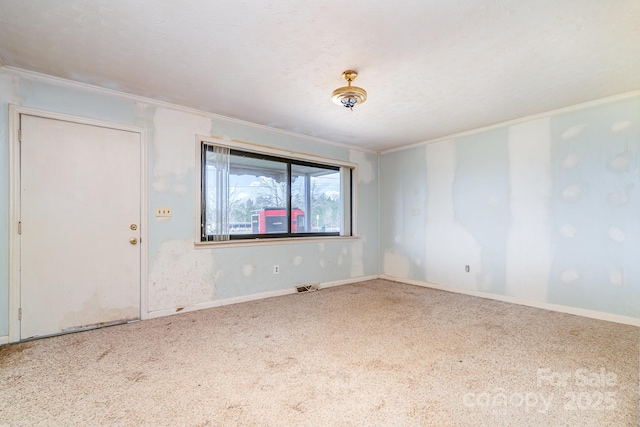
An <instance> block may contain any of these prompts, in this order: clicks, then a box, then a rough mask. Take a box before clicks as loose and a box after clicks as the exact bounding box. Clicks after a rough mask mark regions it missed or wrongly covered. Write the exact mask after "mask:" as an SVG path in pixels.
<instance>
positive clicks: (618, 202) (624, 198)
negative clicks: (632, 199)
mask: <svg viewBox="0 0 640 427" xmlns="http://www.w3.org/2000/svg"><path fill="white" fill-rule="evenodd" d="M631 188H633V186H631ZM631 188H629V189H631ZM607 201H608V202H609V205H611V206H622V205H626V204H627V203H629V190H627V189H624V190H620V191H613V192H611V193H609V196H608V197H607Z"/></svg>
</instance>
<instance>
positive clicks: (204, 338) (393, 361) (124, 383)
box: [0, 280, 640, 426]
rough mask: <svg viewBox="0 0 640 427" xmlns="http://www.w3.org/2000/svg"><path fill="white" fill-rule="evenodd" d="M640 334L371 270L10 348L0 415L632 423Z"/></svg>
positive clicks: (4, 361) (4, 355) (311, 422)
mask: <svg viewBox="0 0 640 427" xmlns="http://www.w3.org/2000/svg"><path fill="white" fill-rule="evenodd" d="M639 338H640V336H639V329H638V328H634V327H631V326H624V325H619V324H614V323H608V322H602V321H597V320H591V319H586V318H581V317H576V316H571V315H565V314H559V313H553V312H547V311H544V310H538V309H533V308H527V307H521V306H517V305H511V304H506V303H501V302H495V301H490V300H484V299H479V298H473V297H468V296H463V295H458V294H452V293H447V292H441V291H435V290H430V289H425V288H420V287H414V286H409V285H403V284H397V283H393V282H388V281H383V280H374V281H369V282H363V283H359V284H355V285H348V286H342V287H338V288H330V289H323V290H321V291H319V292H313V293H306V294H298V295H290V296H285V297H278V298H272V299H267V300H262V301H256V302H250V303H243V304H238V305H233V306H226V307H221V308H215V309H210V310H203V311H200V312H193V313H186V314H181V315H177V316H173V317H165V318H161V319H154V320H149V321H144V322H138V323H133V324H128V325H120V326H114V327H110V328H104V329H100V330H94V331H88V332H81V333H76V334H71V335H64V336H59V337H54V338H48V339H42V340H37V341H32V342H27V343H23V344H18V345H11V346H4V347H0V426H33V425H43V426H103V425H105V426H106V425H114V426H116V425H117V426H141V425H149V426H219V425H256V426H364V425H367V426H370V425H381V426H382V425H383V426H506V425H510V426H544V425H550V426H551V425H553V426H608V425H610V426H637V425H638V383H639V366H640V365H639V358H638V353H639Z"/></svg>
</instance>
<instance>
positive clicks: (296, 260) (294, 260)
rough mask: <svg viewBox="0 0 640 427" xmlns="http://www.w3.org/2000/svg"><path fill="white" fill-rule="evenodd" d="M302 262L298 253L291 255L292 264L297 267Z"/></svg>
mask: <svg viewBox="0 0 640 427" xmlns="http://www.w3.org/2000/svg"><path fill="white" fill-rule="evenodd" d="M301 264H302V257H301V256H300V255H298V256H295V257H293V265H295V266H296V267H299V266H300V265H301Z"/></svg>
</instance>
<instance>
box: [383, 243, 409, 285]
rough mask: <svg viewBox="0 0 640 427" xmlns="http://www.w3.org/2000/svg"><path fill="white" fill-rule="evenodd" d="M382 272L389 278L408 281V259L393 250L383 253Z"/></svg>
mask: <svg viewBox="0 0 640 427" xmlns="http://www.w3.org/2000/svg"><path fill="white" fill-rule="evenodd" d="M382 271H383V272H384V274H386V275H388V276H391V277H399V278H402V279H408V278H409V273H410V272H411V265H410V263H409V259H408V257H406V256H403V255H402V254H400V253H398V252H397V251H396V250H395V249H391V250H387V251H385V252H384V261H383V263H382Z"/></svg>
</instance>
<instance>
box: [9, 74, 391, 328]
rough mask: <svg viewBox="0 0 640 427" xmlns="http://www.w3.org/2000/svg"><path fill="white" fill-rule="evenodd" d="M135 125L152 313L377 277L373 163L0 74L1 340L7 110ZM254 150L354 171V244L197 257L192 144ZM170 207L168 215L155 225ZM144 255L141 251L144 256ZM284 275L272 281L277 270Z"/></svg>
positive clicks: (240, 126)
mask: <svg viewBox="0 0 640 427" xmlns="http://www.w3.org/2000/svg"><path fill="white" fill-rule="evenodd" d="M9 104H14V105H18V106H25V107H31V108H37V109H42V110H46V111H51V112H55V113H64V114H69V115H73V116H77V117H84V118H90V119H98V120H103V121H109V122H115V123H121V124H126V125H135V126H138V127H141V128H143V129H145V130H146V132H147V141H146V144H147V153H148V158H147V168H148V170H147V197H148V206H147V208H148V218H147V225H148V242H143V245H145V244H146V250H147V253H148V259H147V264H148V283H147V284H146V285H145V286H146V291H147V292H146V293H147V304H148V309H149V312H150V313H151V315H153V313H154V312H161V313H167V312H171V311H179V310H181V309H185V308H187V307H190V306H196V305H205V306H206V305H207V304H208V303H211V302H215V301H219V300H225V299H232V298H242V297H247V296H251V295H256V294H260V293H265V292H273V291H280V290H284V289H293V288H294V287H295V286H299V285H304V284H312V283H314V284H315V283H332V282H341V281H348V280H352V279H357V278H360V277H362V278H364V277H368V276H375V275H377V274H378V258H379V254H378V179H377V171H378V155H377V154H375V153H369V152H362V151H358V150H353V149H348V148H346V147H345V146H341V145H337V144H331V143H323V142H321V141H319V140H317V139H311V138H305V137H302V136H297V135H294V134H288V133H282V132H279V131H276V130H271V129H268V128H265V127H260V126H253V125H250V124H246V123H242V122H239V121H234V120H226V119H224V118H221V117H217V116H212V115H207V114H206V113H204V112H198V111H192V110H185V109H180V108H174V107H172V106H170V105H166V104H156V103H150V102H146V101H144V100H141V99H139V98H135V97H128V96H120V95H119V94H116V93H107V92H105V91H100V90H94V89H91V88H86V87H81V86H79V85H74V84H71V83H69V82H61V81H57V80H53V79H48V78H46V77H37V78H36V77H32V76H29V75H26V74H22V73H20V72H17V71H10V70H6V69H2V70H0V108H1V109H2V111H1V112H0V166H2V168H1V170H2V171H3V172H2V173H3V174H4V177H5V178H4V179H2V180H1V182H2V185H0V198H2V200H5V203H3V204H2V205H1V207H0V263H2V265H1V266H0V271H1V274H0V337H1V336H6V335H7V334H8V309H9V302H8V289H9V277H8V247H9V243H8V242H9V235H8V223H9V208H8V201H9V184H8V177H9V135H8V105H9ZM197 134H200V135H205V136H212V137H219V138H224V139H227V140H236V141H243V142H248V143H253V144H259V145H264V146H269V147H274V148H278V149H283V150H288V151H291V152H297V153H306V154H310V155H315V156H319V157H324V158H329V159H336V160H340V161H347V162H352V163H355V164H357V167H358V172H359V173H358V178H359V179H358V182H357V191H356V194H357V199H356V200H355V204H354V207H355V210H356V215H357V231H358V236H359V239H342V240H340V239H330V240H327V241H326V242H325V243H323V244H318V243H315V242H306V243H302V242H296V243H286V244H283V243H279V244H267V245H260V246H252V245H243V246H239V247H215V248H212V247H207V248H196V247H195V245H194V239H195V236H194V233H195V232H194V230H195V229H196V227H195V222H196V218H197V216H196V212H195V205H196V203H195V201H196V197H197V192H198V191H199V190H198V188H197V185H196V179H195V176H196V175H195V168H196V167H197V165H196V153H195V150H196V144H195V140H196V135H197ZM157 206H169V207H171V208H172V210H173V216H172V217H167V218H157V217H156V216H155V208H156V207H157ZM143 253H145V251H144V250H143ZM274 264H278V265H279V266H280V273H279V274H278V275H274V274H273V265H274Z"/></svg>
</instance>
